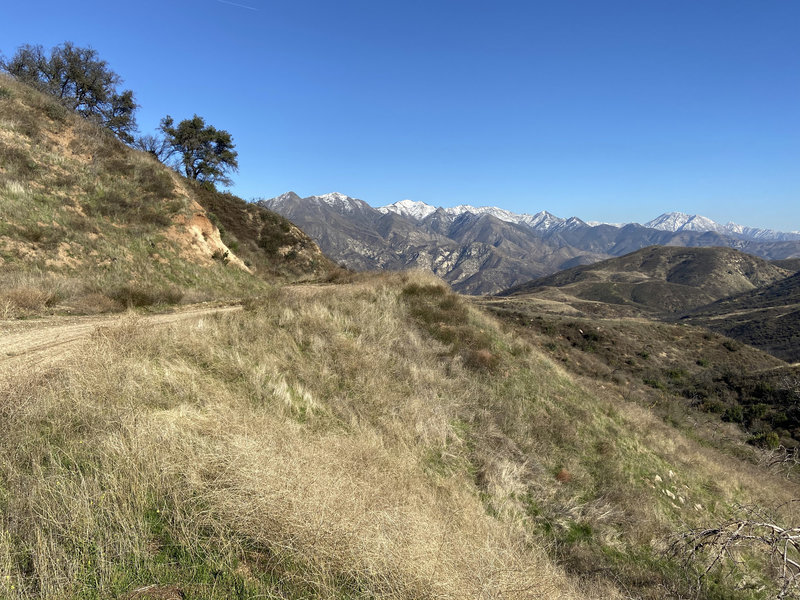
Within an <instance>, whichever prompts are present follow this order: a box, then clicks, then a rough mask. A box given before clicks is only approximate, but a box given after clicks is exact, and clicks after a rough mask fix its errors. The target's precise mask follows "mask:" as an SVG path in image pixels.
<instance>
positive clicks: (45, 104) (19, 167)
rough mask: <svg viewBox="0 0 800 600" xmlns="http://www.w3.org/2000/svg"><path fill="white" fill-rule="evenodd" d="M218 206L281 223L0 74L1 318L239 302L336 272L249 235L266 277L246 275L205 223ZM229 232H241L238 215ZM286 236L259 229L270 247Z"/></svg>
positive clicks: (290, 238) (303, 247)
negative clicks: (279, 282) (288, 282)
mask: <svg viewBox="0 0 800 600" xmlns="http://www.w3.org/2000/svg"><path fill="white" fill-rule="evenodd" d="M198 201H200V202H199V203H198ZM211 204H214V207H215V208H214V209H209V210H213V212H215V213H217V214H220V215H223V214H227V212H226V210H227V209H226V206H229V205H230V206H236V207H239V208H236V209H232V211H231V214H232V215H235V214H239V215H240V216H241V218H242V219H244V220H248V219H250V218H251V217H250V216H248V215H249V214H250V213H252V214H253V215H254V217H253V218H257V219H264V220H265V222H267V221H269V220H270V219H280V217H277V215H272V214H271V213H269V211H266V210H264V209H261V208H258V209H253V210H252V211H248V210H245V209H243V208H241V204H242V201H241V200H239V199H237V198H234V197H232V196H230V195H218V193H217V192H216V191H214V190H212V189H200V188H198V187H196V186H193V185H192V184H191V183H190V182H187V181H186V180H184V179H182V178H180V177H178V176H177V175H176V174H175V173H174V172H172V171H170V170H169V169H167V168H165V167H164V166H163V165H161V164H159V162H158V161H157V160H155V159H154V158H153V157H152V156H150V155H149V154H147V153H144V152H138V151H134V150H132V149H130V148H129V147H127V146H126V145H125V144H123V143H122V142H120V141H119V140H118V139H117V138H116V137H115V136H114V135H112V134H111V133H110V132H109V131H108V130H107V129H105V128H102V127H100V126H98V125H97V124H95V123H92V122H90V121H87V120H85V119H81V118H80V117H78V116H77V115H76V114H75V113H73V112H71V111H69V110H67V109H66V108H64V107H63V106H62V105H60V104H59V103H58V102H57V101H56V100H55V99H53V98H51V97H49V96H47V95H44V94H41V93H39V92H37V91H36V90H34V89H33V88H31V87H29V86H26V85H24V84H22V83H20V82H18V81H16V80H14V79H12V78H9V77H7V76H5V75H2V76H0V269H1V270H0V317H4V318H8V317H20V316H28V315H35V314H41V313H43V312H48V311H53V310H59V311H66V312H79V313H91V312H105V311H108V310H120V309H122V308H124V307H125V306H142V305H152V304H163V303H167V304H170V303H174V302H178V301H180V302H195V301H202V300H210V299H232V298H240V297H244V296H250V295H253V294H258V293H264V292H265V291H266V290H267V289H268V287H269V286H268V284H267V281H273V282H274V281H275V280H276V277H279V278H282V279H286V278H288V279H298V278H301V279H303V278H308V277H313V276H319V275H324V274H325V273H326V272H327V269H328V267H329V266H330V264H329V263H328V262H327V261H326V260H325V259H324V257H322V255H321V253H319V251H318V249H317V248H316V246H314V245H313V243H312V242H310V240H308V238H307V237H306V236H305V235H303V234H302V232H300V231H299V230H297V229H296V228H294V229H291V231H290V232H289V233H286V232H280V242H279V244H278V247H277V249H276V251H273V252H271V253H266V252H264V251H263V250H259V248H258V247H257V246H254V245H253V244H250V241H249V238H247V236H246V235H244V234H242V238H243V239H242V242H241V243H242V245H243V246H246V248H247V250H246V251H245V253H246V254H248V260H249V262H250V263H251V264H252V265H253V266H254V269H255V270H257V271H258V272H257V273H255V276H254V275H253V274H251V273H248V272H246V271H245V270H244V265H243V264H241V263H240V262H237V261H238V260H239V259H238V257H237V256H236V252H235V251H233V250H232V249H230V247H228V246H226V245H225V244H224V242H222V241H221V240H220V239H219V237H218V233H217V232H216V228H215V227H214V225H213V224H212V223H211V222H210V221H209V220H208V216H207V214H206V209H205V208H204V206H206V205H211ZM226 228H227V230H228V231H233V230H234V229H236V225H235V218H234V219H233V220H229V225H228V226H227V227H226ZM278 233H279V232H278V231H277V228H274V227H266V226H263V227H259V228H258V231H257V234H258V235H259V236H260V239H264V240H267V241H270V240H271V239H272V236H273V235H275V236H277V235H278ZM229 241H231V242H232V243H233V240H229ZM251 246H252V247H251ZM277 250H280V251H277ZM292 252H294V254H292ZM226 253H227V254H226ZM290 255H291V256H290ZM237 265H238V267H237Z"/></svg>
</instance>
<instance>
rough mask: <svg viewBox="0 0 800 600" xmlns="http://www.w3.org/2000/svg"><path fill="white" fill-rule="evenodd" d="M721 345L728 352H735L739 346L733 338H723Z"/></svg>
mask: <svg viewBox="0 0 800 600" xmlns="http://www.w3.org/2000/svg"><path fill="white" fill-rule="evenodd" d="M722 347H723V348H725V349H726V350H727V351H728V352H736V351H737V350H739V348H741V345H740V344H738V343H736V342H734V341H733V340H725V341H724V342H722Z"/></svg>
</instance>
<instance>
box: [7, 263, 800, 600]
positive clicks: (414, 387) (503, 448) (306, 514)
mask: <svg viewBox="0 0 800 600" xmlns="http://www.w3.org/2000/svg"><path fill="white" fill-rule="evenodd" d="M232 349H235V350H232ZM598 384H600V385H598ZM626 394H628V392H627V391H626V389H625V387H624V386H619V387H615V386H613V385H612V384H610V383H609V382H606V381H601V380H593V379H586V380H582V379H581V378H578V377H575V376H573V375H570V374H568V373H567V372H566V371H565V370H564V369H563V368H562V367H560V366H558V365H557V364H556V363H555V362H554V361H553V360H551V359H550V358H548V357H547V356H546V354H545V353H544V351H543V350H541V349H540V348H539V347H538V346H537V343H536V341H535V340H533V339H531V338H529V337H528V336H527V335H525V334H524V332H521V331H520V332H519V333H518V331H517V329H516V326H514V325H513V324H512V325H509V324H506V325H502V324H501V323H499V322H497V321H496V320H495V319H493V318H491V317H489V316H487V315H486V314H484V313H482V312H481V311H479V310H477V309H475V308H474V307H473V306H471V304H470V303H469V302H467V301H466V300H465V299H464V298H462V297H459V296H457V295H455V294H452V293H451V292H450V291H449V290H448V289H447V288H446V286H444V285H442V284H441V282H439V281H436V280H434V279H433V278H431V277H423V276H422V275H420V274H413V275H400V274H398V275H392V276H388V275H384V276H380V277H377V276H373V277H361V278H359V279H358V281H357V282H355V283H353V284H350V285H346V286H342V285H339V286H307V285H306V286H287V287H285V288H283V289H280V290H275V291H274V292H273V294H272V295H271V296H270V297H268V298H265V299H264V300H263V302H256V303H252V304H251V305H250V306H249V309H248V310H245V311H240V312H237V313H228V314H225V315H221V316H218V317H214V318H211V317H207V318H204V319H203V320H202V321H185V322H181V323H176V324H174V325H172V326H171V327H169V328H164V329H152V328H147V327H142V326H140V324H139V323H138V322H137V321H135V320H132V321H130V322H128V323H123V324H121V325H120V326H119V327H113V328H106V329H105V330H103V331H102V332H100V333H99V334H98V335H96V336H94V337H92V338H90V340H89V342H88V343H87V344H86V345H85V346H84V347H83V348H81V349H80V351H79V352H78V353H76V355H75V357H74V359H73V360H72V362H68V363H67V364H65V365H64V367H63V368H57V369H50V370H47V371H46V372H43V373H36V372H25V371H23V372H17V373H13V374H0V396H2V397H3V398H7V399H8V400H7V401H6V402H3V403H0V418H2V421H3V423H4V424H5V425H6V428H5V431H4V434H5V435H3V436H0V502H2V508H3V510H2V513H0V565H2V568H3V573H4V577H2V578H0V595H2V596H3V597H4V598H9V600H22V599H23V598H30V597H34V596H35V597H39V598H43V599H44V600H50V599H55V598H63V597H85V598H110V597H120V598H122V597H128V598H134V597H143V596H144V592H143V591H141V590H145V591H147V590H149V591H150V593H151V594H156V593H158V594H160V595H161V597H164V596H165V595H166V593H167V591H170V593H171V594H172V595H173V597H180V596H181V595H183V596H184V597H189V598H204V599H211V600H214V599H219V600H221V599H223V598H235V597H242V598H253V597H268V598H269V597H272V598H286V599H297V600H299V599H301V598H309V597H322V598H359V599H367V598H375V599H393V600H411V599H415V600H416V599H419V598H429V599H432V598H437V599H442V600H446V599H453V600H456V599H458V600H462V599H471V598H474V599H476V600H477V599H485V598H504V599H508V600H517V599H519V600H523V599H527V598H547V599H560V598H563V599H574V600H578V599H582V598H609V599H614V598H619V599H622V598H630V597H637V598H643V599H652V600H655V599H662V598H667V597H674V598H678V597H684V598H686V597H696V598H701V599H704V600H712V599H719V598H726V599H728V600H745V599H748V598H753V594H754V592H753V590H761V591H760V592H759V593H763V595H764V596H765V597H766V596H767V595H768V594H769V593H772V592H773V591H774V590H775V585H776V582H775V580H773V579H772V576H773V574H775V573H776V571H775V570H774V569H770V565H769V563H768V560H766V557H764V556H763V555H759V554H758V553H757V552H753V553H749V552H746V553H745V554H743V555H742V556H743V558H745V559H746V560H743V561H742V562H741V563H740V564H739V565H738V566H737V569H736V571H735V572H734V573H729V572H728V571H725V570H718V571H715V570H712V571H711V572H710V573H709V574H708V575H706V576H705V577H704V578H701V584H702V585H701V587H700V588H699V589H695V586H696V585H697V582H698V579H697V578H698V576H699V575H700V574H701V573H702V572H703V570H704V567H705V564H704V563H703V562H702V560H700V558H701V557H699V556H698V555H695V557H696V558H697V560H696V561H688V562H683V561H682V560H681V559H678V558H675V556H674V554H673V553H672V551H671V550H670V548H671V543H672V541H674V540H675V539H676V538H677V539H680V535H681V533H683V532H685V531H686V530H687V528H708V527H711V526H713V525H714V524H717V523H720V522H725V521H726V520H727V519H729V518H733V517H735V516H736V515H737V514H738V513H737V509H736V506H737V505H742V504H759V503H763V501H764V498H768V499H769V500H770V501H771V502H775V503H783V502H785V501H787V500H789V499H791V498H793V497H796V496H797V493H798V491H800V490H799V489H798V487H797V483H796V482H795V481H793V480H792V479H786V478H785V477H784V476H783V475H782V474H773V473H770V472H768V471H765V470H763V469H761V468H759V467H757V466H756V465H755V464H754V463H753V462H752V461H753V460H754V459H755V458H756V456H757V453H756V451H755V450H754V449H753V448H752V447H749V446H744V445H742V446H741V447H738V446H735V444H733V443H730V444H729V446H734V448H735V455H734V453H733V451H732V450H731V449H730V448H728V449H726V448H724V447H723V448H720V449H715V448H713V447H710V446H709V445H708V443H706V440H705V438H702V443H699V442H698V441H695V434H694V433H692V432H691V431H689V430H682V429H680V428H676V427H675V426H673V425H672V424H671V422H670V421H669V420H664V419H662V418H661V417H659V416H658V415H657V414H654V412H653V411H652V410H650V409H649V408H648V407H647V406H645V407H640V406H639V405H638V404H637V403H636V402H631V401H629V400H628V399H626V398H627V396H626ZM651 404H652V400H651ZM648 406H649V405H648ZM718 425H719V427H718V428H717V430H714V431H715V435H717V436H721V435H722V434H724V436H725V437H728V436H733V437H736V435H737V434H736V433H735V427H733V426H728V425H726V424H723V423H719V422H718ZM711 431H712V428H711V427H709V436H711ZM720 432H722V433H720ZM700 434H701V435H705V434H703V432H700ZM740 438H741V436H740V437H739V439H740ZM798 516H799V515H798V512H797V510H796V505H795V504H792V503H789V504H786V505H784V506H783V508H782V509H778V510H777V512H776V514H775V515H774V519H775V521H774V522H776V523H792V522H795V519H796V518H797V517H798ZM41 548H46V549H47V551H46V552H42V551H40V549H41ZM706 584H708V585H706ZM148 586H149V587H148ZM137 594H138V596H137Z"/></svg>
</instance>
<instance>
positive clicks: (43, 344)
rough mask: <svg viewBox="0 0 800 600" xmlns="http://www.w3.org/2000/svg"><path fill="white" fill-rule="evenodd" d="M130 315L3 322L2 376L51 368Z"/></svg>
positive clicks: (166, 319) (172, 315) (193, 310)
mask: <svg viewBox="0 0 800 600" xmlns="http://www.w3.org/2000/svg"><path fill="white" fill-rule="evenodd" d="M241 309H242V307H241V306H214V307H209V306H203V307H196V306H194V307H187V308H185V309H182V310H179V311H174V312H169V313H163V314H155V315H141V316H138V318H139V319H140V320H141V323H142V325H144V326H155V325H164V324H167V323H174V322H176V321H182V320H185V319H193V318H199V317H203V316H206V315H211V314H216V313H223V312H231V311H237V310H241ZM126 317H127V315H124V314H123V315H118V314H116V315H104V316H99V317H48V318H45V319H41V320H36V321H0V372H2V371H7V372H13V370H15V369H22V368H29V367H32V366H38V365H42V364H50V363H52V362H55V361H57V360H59V359H60V358H63V357H64V356H66V355H68V354H69V353H70V352H71V351H72V350H74V348H75V347H76V346H77V345H78V343H79V342H81V341H84V340H86V339H88V338H89V337H90V336H91V335H92V333H94V332H95V331H96V330H97V328H98V327H107V326H109V325H113V324H115V323H119V322H121V321H122V320H123V319H125V318H126Z"/></svg>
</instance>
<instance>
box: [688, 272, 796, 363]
mask: <svg viewBox="0 0 800 600" xmlns="http://www.w3.org/2000/svg"><path fill="white" fill-rule="evenodd" d="M681 321H682V322H686V323H691V324H693V325H702V326H703V327H706V328H708V329H711V330H712V331H716V332H718V333H721V334H723V335H726V336H728V337H731V338H733V339H736V340H739V341H741V342H744V343H746V344H749V345H751V346H754V347H756V348H760V349H762V350H764V351H765V352H769V353H770V354H773V355H775V356H778V357H780V358H782V359H784V360H786V361H789V362H800V273H795V274H794V275H792V276H791V277H787V278H786V279H782V280H780V281H777V282H775V283H773V284H771V285H768V286H764V287H761V288H758V289H755V290H751V291H748V292H744V293H741V294H737V295H734V296H732V297H730V298H724V299H721V300H718V301H717V302H714V303H713V304H709V305H707V306H701V307H699V308H696V309H694V310H692V311H690V312H688V314H687V315H684V316H682V317H681Z"/></svg>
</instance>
